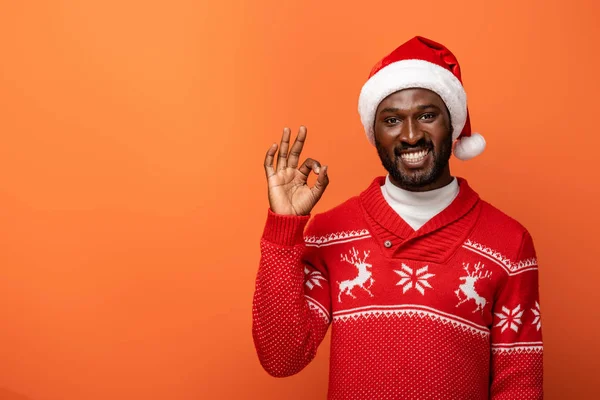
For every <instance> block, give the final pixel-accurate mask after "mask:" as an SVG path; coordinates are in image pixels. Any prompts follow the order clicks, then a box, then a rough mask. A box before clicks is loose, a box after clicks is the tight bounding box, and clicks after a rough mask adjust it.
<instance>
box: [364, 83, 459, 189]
mask: <svg viewBox="0 0 600 400" xmlns="http://www.w3.org/2000/svg"><path fill="white" fill-rule="evenodd" d="M375 145H376V147H377V152H378V153H379V158H381V162H382V163H383V166H384V167H385V169H386V170H387V171H388V173H389V174H390V179H391V181H392V183H394V184H395V185H396V186H399V187H401V188H404V189H407V190H412V191H426V190H433V189H437V188H440V187H442V186H444V185H446V184H448V183H450V181H451V179H452V178H451V175H450V167H449V165H448V161H449V160H450V156H451V154H452V125H451V123H450V114H449V113H448V109H447V108H446V105H445V104H444V102H443V100H442V99H441V97H440V96H438V95H437V94H436V93H434V92H432V91H430V90H426V89H405V90H401V91H399V92H396V93H392V94H391V95H389V96H388V97H386V98H385V99H384V100H383V101H382V102H381V103H380V104H379V106H378V107H377V113H376V114H375Z"/></svg>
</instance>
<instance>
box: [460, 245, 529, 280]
mask: <svg viewBox="0 0 600 400" xmlns="http://www.w3.org/2000/svg"><path fill="white" fill-rule="evenodd" d="M463 246H464V247H466V248H468V249H474V250H477V251H478V252H481V253H483V254H485V255H487V256H489V257H491V258H492V259H493V260H495V261H497V262H498V263H499V264H501V266H502V267H504V268H505V269H507V270H508V272H509V273H516V272H518V271H521V270H523V269H526V268H530V269H537V268H532V267H537V259H535V258H530V259H527V260H522V261H519V262H517V263H515V262H513V261H511V260H510V259H508V258H507V257H505V256H504V255H503V254H502V253H499V252H497V251H496V250H494V249H490V248H489V247H486V246H484V245H482V244H480V243H477V242H473V241H471V240H469V239H467V241H466V242H465V243H464V245H463Z"/></svg>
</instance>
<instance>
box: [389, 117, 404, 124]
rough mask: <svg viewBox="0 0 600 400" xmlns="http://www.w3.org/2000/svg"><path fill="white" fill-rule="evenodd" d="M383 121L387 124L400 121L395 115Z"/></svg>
mask: <svg viewBox="0 0 600 400" xmlns="http://www.w3.org/2000/svg"><path fill="white" fill-rule="evenodd" d="M385 122H387V123H388V124H397V123H398V122H400V120H399V119H398V118H395V117H390V118H386V119H385Z"/></svg>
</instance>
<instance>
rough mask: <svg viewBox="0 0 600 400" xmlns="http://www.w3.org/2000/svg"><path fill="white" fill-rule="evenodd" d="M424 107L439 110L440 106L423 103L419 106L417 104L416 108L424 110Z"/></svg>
mask: <svg viewBox="0 0 600 400" xmlns="http://www.w3.org/2000/svg"><path fill="white" fill-rule="evenodd" d="M426 108H435V109H437V110H439V109H440V108H439V107H438V106H436V105H435V104H424V105H421V106H417V109H419V110H425V109H426Z"/></svg>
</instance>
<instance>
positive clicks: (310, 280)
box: [252, 210, 331, 377]
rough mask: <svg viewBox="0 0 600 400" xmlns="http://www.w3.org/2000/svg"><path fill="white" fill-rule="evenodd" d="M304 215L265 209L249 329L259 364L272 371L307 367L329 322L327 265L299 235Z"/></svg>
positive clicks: (288, 371)
mask: <svg viewBox="0 0 600 400" xmlns="http://www.w3.org/2000/svg"><path fill="white" fill-rule="evenodd" d="M308 220H309V217H308V216H307V217H295V216H281V215H276V214H274V213H273V212H271V211H270V210H269V214H268V217H267V223H266V226H265V229H264V233H263V236H262V238H261V258H260V265H259V268H258V274H257V277H256V287H255V292H254V299H253V322H252V335H253V339H254V345H255V347H256V351H257V354H258V358H259V360H260V363H261V365H262V366H263V368H264V369H265V370H266V371H267V372H268V373H269V374H270V375H272V376H275V377H285V376H290V375H293V374H296V373H298V372H299V371H301V370H302V369H303V368H304V367H306V366H307V365H308V363H309V362H310V361H311V360H312V359H313V358H314V357H315V355H316V352H317V348H318V346H319V344H320V343H321V341H322V340H323V338H324V337H325V334H326V332H327V329H328V327H329V324H330V322H331V318H330V315H331V311H330V307H331V300H330V295H329V283H328V274H327V270H326V268H325V266H324V265H323V263H322V262H321V261H320V260H319V257H318V251H317V250H318V249H317V248H316V247H309V246H306V245H305V244H304V240H303V230H304V227H305V226H306V224H307V223H308ZM311 227H312V224H311V226H309V227H308V229H307V234H310V232H311Z"/></svg>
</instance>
